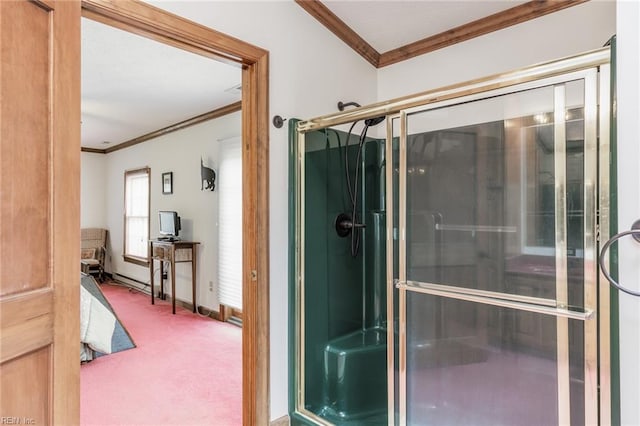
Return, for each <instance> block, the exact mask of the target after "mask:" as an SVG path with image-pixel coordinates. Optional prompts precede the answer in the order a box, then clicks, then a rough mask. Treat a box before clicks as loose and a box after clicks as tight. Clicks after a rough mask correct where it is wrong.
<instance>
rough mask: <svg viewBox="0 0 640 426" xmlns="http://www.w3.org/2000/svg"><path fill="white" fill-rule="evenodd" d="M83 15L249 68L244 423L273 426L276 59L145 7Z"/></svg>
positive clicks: (100, 2)
mask: <svg viewBox="0 0 640 426" xmlns="http://www.w3.org/2000/svg"><path fill="white" fill-rule="evenodd" d="M82 16H83V17H85V18H89V19H92V20H95V21H98V22H101V23H103V24H106V25H110V26H112V27H116V28H119V29H121V30H124V31H128V32H131V33H134V34H137V35H140V36H143V37H147V38H150V39H152V40H155V41H158V42H160V43H164V44H167V45H170V46H173V47H177V48H179V49H183V50H187V51H190V52H192V53H196V54H199V55H202V56H206V57H209V58H212V59H215V60H218V61H222V62H225V63H228V64H231V65H235V66H239V67H241V68H242V88H243V90H242V141H243V149H242V169H243V184H242V185H243V191H242V192H243V199H242V211H243V219H242V222H243V225H242V227H243V245H242V255H243V260H242V263H243V267H242V271H243V273H242V289H243V290H242V297H243V301H242V312H243V328H242V401H243V402H242V413H243V416H242V418H243V424H244V425H256V424H269V420H270V416H269V124H268V123H269V52H268V51H266V50H264V49H261V48H259V47H256V46H253V45H251V44H249V43H246V42H244V41H242V40H239V39H236V38H234V37H231V36H228V35H226V34H223V33H220V32H218V31H215V30H213V29H211V28H208V27H205V26H203V25H200V24H197V23H195V22H192V21H189V20H187V19H185V18H182V17H180V16H177V15H174V14H172V13H169V12H166V11H164V10H162V9H159V8H156V7H154V6H151V5H148V4H145V3H142V2H138V1H118V2H111V1H108V0H82Z"/></svg>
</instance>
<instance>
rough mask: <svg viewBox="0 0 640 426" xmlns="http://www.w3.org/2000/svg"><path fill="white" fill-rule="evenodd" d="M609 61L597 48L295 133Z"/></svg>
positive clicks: (330, 118) (313, 122)
mask: <svg viewBox="0 0 640 426" xmlns="http://www.w3.org/2000/svg"><path fill="white" fill-rule="evenodd" d="M609 59H610V50H609V48H601V49H597V50H593V51H590V52H587V53H583V54H580V55H575V56H570V57H568V58H564V59H561V60H559V61H551V62H545V63H542V64H537V65H533V66H531V67H527V68H523V69H520V70H516V71H511V72H506V73H503V74H495V75H492V76H489V77H485V78H481V79H476V80H470V81H466V82H463V83H458V84H454V85H450V86H445V87H441V88H438V89H433V90H429V91H426V92H422V93H418V94H415V95H410V96H405V97H401V98H396V99H392V100H389V101H384V102H378V103H375V104H372V105H369V106H364V107H360V108H355V109H352V110H349V111H344V112H339V113H336V114H330V115H324V116H320V117H316V118H312V119H310V120H307V121H301V122H300V123H298V128H297V129H298V132H309V131H312V130H317V129H322V128H325V127H330V126H335V125H339V124H345V123H350V122H353V121H356V120H365V119H367V118H373V117H380V116H382V115H390V114H396V113H399V112H400V111H403V110H407V109H409V108H412V107H416V106H424V105H428V104H432V103H435V102H440V101H444V100H448V99H453V98H460V97H463V96H469V95H474V94H478V93H482V92H488V91H491V90H495V89H500V88H506V87H510V86H514V85H519V84H522V83H527V82H532V81H536V80H542V79H546V78H548V77H555V76H561V75H563V74H567V73H570V72H573V71H579V70H585V69H589V68H593V67H597V66H599V65H602V64H606V63H608V62H609Z"/></svg>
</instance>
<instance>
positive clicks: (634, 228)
mask: <svg viewBox="0 0 640 426" xmlns="http://www.w3.org/2000/svg"><path fill="white" fill-rule="evenodd" d="M627 235H632V236H633V238H634V239H635V240H636V241H638V242H640V219H638V220H636V221H635V222H634V223H633V225H631V229H630V230H628V231H623V232H620V233H618V234H616V235H614V236H613V237H611V238H609V240H608V241H607V242H606V243H604V245H603V246H602V250H601V251H600V256H599V258H598V264H599V265H600V270H601V271H602V275H604V277H605V278H606V279H607V281H609V283H610V284H611V285H612V286H613V287H615V288H617V289H618V290H620V291H622V292H624V293H627V294H630V295H632V296H636V297H640V291H633V290H630V289H628V288H626V287H623V286H621V285H620V283H618V282H617V281H616V280H614V279H613V277H611V274H609V271H607V267H606V265H605V262H604V258H605V255H606V254H607V250H609V247H611V245H612V244H613V243H615V242H616V241H618V240H619V239H620V238H622V237H626V236H627Z"/></svg>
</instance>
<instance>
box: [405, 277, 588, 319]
mask: <svg viewBox="0 0 640 426" xmlns="http://www.w3.org/2000/svg"><path fill="white" fill-rule="evenodd" d="M396 287H397V288H398V289H400V290H406V291H411V292H415V293H423V294H431V295H434V296H441V297H446V298H449V299H457V300H466V301H468V302H477V303H481V304H484V305H493V306H500V307H503V308H512V309H518V310H521V311H527V312H535V313H538V314H544V315H551V316H554V317H558V318H570V319H575V320H580V321H587V320H590V319H591V318H592V317H593V311H574V310H570V309H568V308H566V307H565V308H560V307H551V306H544V305H534V304H530V303H524V302H518V301H513V300H505V299H494V298H492V297H486V296H479V295H475V294H466V293H460V292H457V291H449V290H443V289H441V288H439V287H440V286H434V285H433V284H428V283H421V284H420V285H419V286H414V285H409V284H408V283H406V282H402V281H399V282H398V283H397V284H396Z"/></svg>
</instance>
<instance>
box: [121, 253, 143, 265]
mask: <svg viewBox="0 0 640 426" xmlns="http://www.w3.org/2000/svg"><path fill="white" fill-rule="evenodd" d="M123 257H124V261H125V262H129V263H134V264H136V265H140V266H145V267H149V259H147V258H145V257H136V256H128V255H124V256H123Z"/></svg>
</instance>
